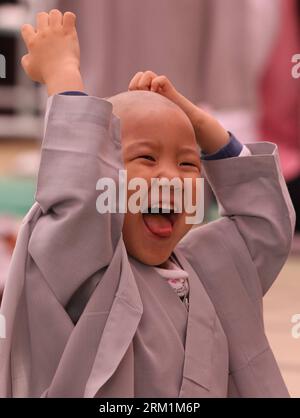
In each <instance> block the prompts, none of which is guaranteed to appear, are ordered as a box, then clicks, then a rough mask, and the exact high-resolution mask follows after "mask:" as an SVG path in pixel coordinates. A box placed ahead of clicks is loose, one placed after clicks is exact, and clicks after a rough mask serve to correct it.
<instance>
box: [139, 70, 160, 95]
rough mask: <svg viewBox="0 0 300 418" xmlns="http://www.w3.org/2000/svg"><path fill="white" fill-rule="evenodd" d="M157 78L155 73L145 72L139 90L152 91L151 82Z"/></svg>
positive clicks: (140, 80)
mask: <svg viewBox="0 0 300 418" xmlns="http://www.w3.org/2000/svg"><path fill="white" fill-rule="evenodd" d="M155 77H157V74H155V73H154V72H153V71H145V72H144V74H143V75H142V77H141V78H140V79H139V81H138V89H139V90H150V88H151V81H152V79H153V78H155Z"/></svg>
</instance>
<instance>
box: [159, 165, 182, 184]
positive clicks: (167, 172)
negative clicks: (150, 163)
mask: <svg viewBox="0 0 300 418" xmlns="http://www.w3.org/2000/svg"><path fill="white" fill-rule="evenodd" d="M153 177H158V178H161V177H165V178H167V179H169V180H172V179H173V178H175V177H179V178H180V179H182V173H181V171H180V168H179V166H178V165H176V164H170V163H161V164H160V165H159V166H158V168H157V170H156V174H155V176H153Z"/></svg>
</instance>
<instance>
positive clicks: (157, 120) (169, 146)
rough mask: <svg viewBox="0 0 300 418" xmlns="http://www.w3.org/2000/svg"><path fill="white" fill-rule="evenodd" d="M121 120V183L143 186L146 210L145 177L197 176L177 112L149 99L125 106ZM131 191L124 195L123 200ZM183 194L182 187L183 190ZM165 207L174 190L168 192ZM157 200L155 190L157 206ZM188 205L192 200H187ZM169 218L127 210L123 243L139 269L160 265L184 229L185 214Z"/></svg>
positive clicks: (184, 121)
mask: <svg viewBox="0 0 300 418" xmlns="http://www.w3.org/2000/svg"><path fill="white" fill-rule="evenodd" d="M125 113H126V116H125V117H124V113H123V114H122V116H121V133H122V149H123V159H124V164H125V168H126V170H127V181H128V182H129V181H130V180H131V179H133V178H136V177H139V178H143V179H145V180H146V181H147V184H148V197H149V200H148V201H149V206H150V205H151V200H150V195H151V178H154V177H156V178H160V177H166V178H167V179H169V180H171V179H172V178H174V177H178V178H180V180H182V181H183V180H184V179H185V178H191V179H192V190H193V196H194V195H195V186H196V178H198V177H200V158H199V151H198V148H197V144H196V139H195V135H194V129H193V127H192V125H191V123H190V121H189V119H188V117H187V116H186V115H185V113H184V112H183V111H181V109H179V108H177V107H175V106H168V105H166V104H165V103H163V102H160V101H155V100H154V102H151V100H150V101H149V102H148V101H145V103H143V104H141V103H140V104H139V105H138V106H136V107H135V106H134V107H131V108H130V109H127V110H126V112H125ZM135 192H136V190H132V191H130V190H128V198H129V197H130V196H131V195H132V194H133V193H135ZM183 192H184V188H183ZM170 196H171V200H170V203H171V207H172V199H173V198H174V189H172V188H171V193H170ZM161 200H162V194H161V190H160V195H159V201H160V202H161ZM193 201H194V199H193ZM182 209H183V211H182V212H181V213H177V214H175V216H174V215H172V219H173V218H174V219H173V220H172V221H171V219H170V218H171V216H170V215H162V214H149V215H147V214H146V215H145V214H142V213H141V212H139V213H130V211H127V213H126V214H125V218H124V226H123V238H124V242H125V246H126V249H127V251H128V253H129V254H130V255H131V256H133V257H134V258H136V259H138V260H139V261H141V262H142V263H144V264H148V265H160V264H162V263H163V262H164V261H166V260H167V259H168V257H169V256H170V255H171V253H172V250H173V249H174V247H175V246H176V244H177V243H178V241H179V240H180V239H181V238H182V237H183V236H184V235H185V234H186V233H187V232H188V231H189V230H190V228H191V225H189V224H187V223H186V220H185V217H186V216H187V214H186V212H184V206H183V208H182ZM173 222H174V223H173Z"/></svg>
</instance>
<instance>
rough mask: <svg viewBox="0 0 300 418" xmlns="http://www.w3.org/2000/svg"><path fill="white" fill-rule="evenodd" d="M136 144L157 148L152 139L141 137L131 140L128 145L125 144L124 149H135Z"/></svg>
mask: <svg viewBox="0 0 300 418" xmlns="http://www.w3.org/2000/svg"><path fill="white" fill-rule="evenodd" d="M138 146H141V147H142V146H148V147H150V148H159V145H156V144H155V143H154V142H153V141H151V140H149V139H141V140H136V141H135V142H131V143H130V144H128V145H125V149H126V151H130V150H131V148H132V149H133V150H135V149H136V148H137V147H138Z"/></svg>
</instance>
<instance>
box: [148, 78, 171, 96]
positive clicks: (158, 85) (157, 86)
mask: <svg viewBox="0 0 300 418" xmlns="http://www.w3.org/2000/svg"><path fill="white" fill-rule="evenodd" d="M167 84H168V79H167V77H166V76H165V75H160V76H158V77H156V78H154V79H153V80H152V83H151V91H154V92H157V93H159V91H160V90H164V89H165V88H166V87H167Z"/></svg>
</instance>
